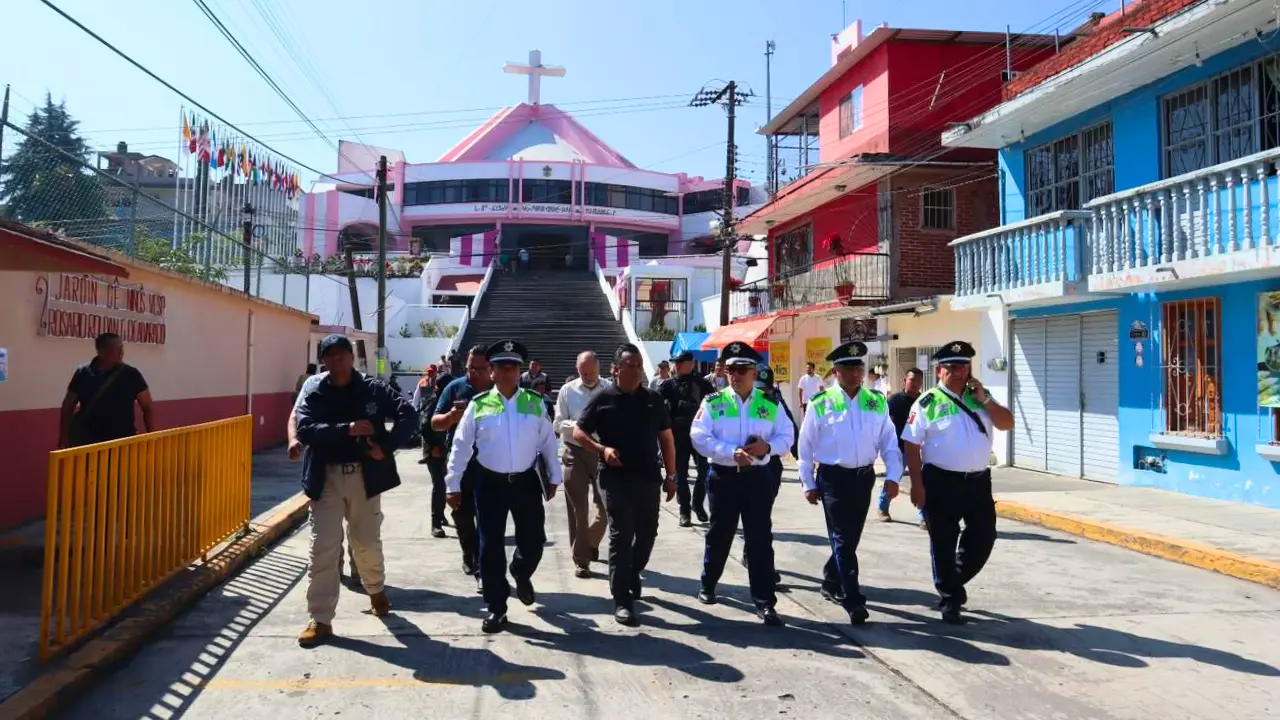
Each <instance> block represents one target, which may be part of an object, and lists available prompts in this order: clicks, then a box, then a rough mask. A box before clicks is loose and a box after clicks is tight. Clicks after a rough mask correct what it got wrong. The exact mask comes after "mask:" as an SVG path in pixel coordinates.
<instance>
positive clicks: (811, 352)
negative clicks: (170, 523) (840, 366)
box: [804, 337, 831, 377]
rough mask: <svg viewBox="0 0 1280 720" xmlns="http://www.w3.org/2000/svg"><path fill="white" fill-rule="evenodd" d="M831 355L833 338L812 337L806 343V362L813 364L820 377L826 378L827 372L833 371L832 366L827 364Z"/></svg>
mask: <svg viewBox="0 0 1280 720" xmlns="http://www.w3.org/2000/svg"><path fill="white" fill-rule="evenodd" d="M830 354H831V338H829V337H811V338H806V339H805V341H804V361H805V362H807V363H813V365H814V367H815V368H817V372H818V377H826V376H827V372H828V371H830V370H831V364H830V363H828V362H827V356H828V355H830Z"/></svg>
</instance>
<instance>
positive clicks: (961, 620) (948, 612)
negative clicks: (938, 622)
mask: <svg viewBox="0 0 1280 720" xmlns="http://www.w3.org/2000/svg"><path fill="white" fill-rule="evenodd" d="M942 622H944V623H946V624H948V625H964V624H965V623H967V622H969V621H968V620H966V619H965V617H964V615H961V614H960V608H959V607H958V606H955V605H948V606H946V607H945V608H943V609H942Z"/></svg>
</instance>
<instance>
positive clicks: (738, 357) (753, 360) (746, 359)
mask: <svg viewBox="0 0 1280 720" xmlns="http://www.w3.org/2000/svg"><path fill="white" fill-rule="evenodd" d="M763 361H764V358H763V357H761V356H760V353H758V352H756V351H755V348H753V347H751V346H750V345H748V344H746V343H743V342H731V343H729V344H728V345H725V346H724V349H723V350H721V351H720V362H722V363H724V364H725V365H759V364H760V363H761V362H763Z"/></svg>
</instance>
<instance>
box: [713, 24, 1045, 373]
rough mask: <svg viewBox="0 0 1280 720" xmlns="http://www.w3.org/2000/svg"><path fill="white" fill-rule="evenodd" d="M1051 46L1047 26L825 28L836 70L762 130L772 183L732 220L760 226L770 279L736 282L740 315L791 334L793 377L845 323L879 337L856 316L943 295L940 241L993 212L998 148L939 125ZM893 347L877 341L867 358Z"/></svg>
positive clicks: (979, 106)
mask: <svg viewBox="0 0 1280 720" xmlns="http://www.w3.org/2000/svg"><path fill="white" fill-rule="evenodd" d="M1054 52H1055V39H1054V38H1053V37H1052V36H1048V37H1046V36H1028V35H1023V36H1019V35H1014V36H1012V37H1006V35H1005V34H1004V33H986V32H958V31H947V30H913V29H899V28H889V27H879V28H876V29H875V30H873V31H872V32H871V33H870V34H868V35H866V36H863V34H862V28H861V23H859V22H855V23H854V24H853V25H852V26H850V27H849V29H847V30H846V31H845V32H844V33H841V34H840V35H838V36H836V37H835V38H833V39H832V66H831V68H830V69H829V70H828V71H827V72H825V73H824V74H823V75H822V76H821V77H820V78H818V80H817V81H816V82H814V83H813V85H811V86H810V87H809V88H808V89H806V90H805V91H804V92H802V93H801V94H800V96H799V97H797V98H796V100H795V101H794V102H793V103H791V105H789V106H788V107H787V108H785V109H784V110H783V111H782V112H780V113H778V114H777V115H776V116H775V117H773V118H772V119H771V120H770V121H769V123H768V124H767V125H765V127H763V128H762V129H761V130H760V132H761V133H762V134H764V135H766V136H768V137H769V139H770V149H771V155H772V157H773V158H776V159H777V160H776V161H775V162H774V166H775V167H776V168H777V175H776V176H775V177H773V178H771V180H772V182H771V188H775V189H776V190H775V193H774V196H773V198H772V199H771V201H770V202H769V203H767V204H766V205H764V206H763V207H761V208H759V209H758V210H756V211H755V212H753V213H752V214H751V215H749V216H748V217H746V218H745V219H743V220H742V221H740V222H739V225H738V231H739V232H740V233H742V234H747V235H753V236H757V237H759V236H767V237H768V244H769V277H768V278H767V279H766V280H762V281H758V282H757V283H753V284H751V285H748V286H744V287H743V288H741V289H739V290H738V291H736V293H737V296H736V297H734V298H733V301H732V302H731V306H732V307H733V308H734V309H735V310H737V312H735V313H732V314H733V315H735V318H734V319H735V321H739V320H742V321H751V322H753V323H754V324H756V325H757V326H758V328H759V330H758V332H759V333H760V334H761V335H764V334H768V335H769V336H770V337H771V338H773V339H778V340H791V341H792V342H791V345H790V352H791V353H792V355H791V357H790V358H789V359H788V360H787V362H788V365H789V369H791V370H792V374H794V373H795V372H797V371H803V367H804V362H803V361H804V360H805V359H813V358H814V357H816V356H818V355H819V354H820V351H821V348H822V347H824V346H825V347H828V348H829V347H830V346H834V345H835V344H839V342H841V341H843V340H848V339H850V338H851V337H852V336H853V331H852V330H851V329H850V328H852V327H853V325H854V323H853V322H851V321H854V320H860V321H861V322H859V323H857V326H858V327H859V328H860V329H859V330H858V331H857V332H858V333H860V339H865V340H873V341H874V340H876V339H879V340H881V341H886V342H887V340H888V338H887V337H881V336H882V335H883V333H880V332H878V331H876V330H875V327H876V323H875V322H866V321H865V320H866V319H867V318H870V317H874V316H875V315H876V314H877V313H878V308H880V309H882V308H884V307H886V306H888V307H896V306H899V305H900V306H902V311H903V312H919V311H920V310H921V308H923V307H924V305H925V304H926V303H927V302H936V297H937V296H939V295H946V294H948V293H950V292H951V290H952V286H953V276H954V273H953V265H952V262H953V261H952V255H953V253H952V252H951V250H950V248H949V247H948V243H950V242H951V241H952V240H954V239H955V238H957V237H962V236H964V235H967V234H970V233H973V232H976V231H978V230H982V229H985V228H988V227H993V226H995V225H998V224H999V223H1000V218H999V202H998V193H999V184H998V182H999V181H998V176H997V172H996V154H995V153H994V152H992V151H987V150H974V149H959V150H954V149H950V148H943V147H942V146H941V143H940V135H941V132H942V131H943V130H945V129H946V128H948V127H949V126H950V125H952V124H955V123H958V122H963V121H964V120H965V119H967V118H969V117H973V116H974V115H975V114H976V113H980V112H982V111H983V110H986V109H988V108H991V107H993V106H994V105H996V104H998V103H999V102H1000V101H1001V90H1002V86H1003V83H1004V81H1005V80H1006V79H1007V77H1008V76H1009V75H1010V71H1012V74H1013V75H1014V76H1016V74H1017V72H1018V71H1020V70H1022V69H1025V68H1030V67H1032V66H1033V65H1035V64H1036V63H1037V62H1039V61H1041V60H1044V59H1045V58H1047V57H1049V56H1051V55H1053V54H1054ZM917 299H918V301H917ZM752 315H754V316H756V318H754V319H752V318H750V317H748V316H752ZM766 318H774V319H780V318H791V320H790V321H788V322H786V323H771V322H769V320H767V319H766ZM842 320H844V321H846V322H843V323H841V321H842ZM882 327H883V324H882ZM824 337H825V338H827V339H828V340H829V342H827V341H823V340H822V338H824ZM778 350H781V348H780V347H779V348H778ZM888 351H889V347H888V345H887V344H881V343H872V354H873V356H874V357H873V362H872V363H871V364H872V365H875V364H877V362H876V361H875V358H883V357H886V355H887V352H888ZM781 361H782V360H781V358H779V357H776V354H775V355H774V356H772V357H771V362H773V363H775V364H779V363H780V362H781ZM881 362H883V360H881Z"/></svg>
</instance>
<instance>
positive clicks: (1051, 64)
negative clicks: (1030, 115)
mask: <svg viewBox="0 0 1280 720" xmlns="http://www.w3.org/2000/svg"><path fill="white" fill-rule="evenodd" d="M1201 2H1205V0H1139V2H1136V3H1131V4H1130V5H1128V6H1127V7H1126V8H1125V10H1124V13H1123V15H1122V14H1121V13H1120V12H1116V13H1113V14H1112V15H1110V16H1108V17H1107V18H1105V19H1104V20H1102V21H1101V22H1100V23H1098V25H1097V26H1096V27H1094V28H1093V29H1092V30H1090V31H1089V34H1088V35H1085V36H1083V37H1081V38H1079V39H1077V40H1075V41H1073V42H1072V43H1071V44H1069V45H1067V46H1066V47H1065V48H1063V49H1062V52H1060V53H1058V54H1057V55H1053V56H1051V57H1049V58H1047V59H1045V60H1043V61H1041V62H1040V63H1038V64H1037V65H1035V66H1034V67H1032V68H1030V69H1029V70H1027V71H1025V72H1023V73H1021V74H1019V75H1018V77H1016V78H1014V79H1013V80H1011V81H1010V82H1007V83H1005V85H1004V91H1003V94H1004V99H1005V100H1010V99H1012V98H1014V97H1015V96H1017V95H1019V94H1021V93H1024V92H1026V91H1027V90H1030V89H1031V88H1033V87H1035V86H1036V85H1039V84H1040V83H1042V82H1044V81H1045V80H1048V79H1049V78H1051V77H1053V76H1054V75H1057V74H1059V73H1062V72H1065V71H1067V70H1070V69H1071V68H1073V67H1075V66H1076V65H1079V64H1081V63H1083V62H1084V61H1086V60H1088V59H1089V58H1091V57H1093V56H1094V55H1097V54H1098V53H1100V52H1102V51H1103V50H1106V49H1107V48H1109V47H1111V46H1112V45H1115V44H1116V43H1118V42H1120V41H1121V40H1124V39H1125V38H1129V37H1132V33H1126V32H1124V28H1141V27H1149V26H1151V25H1154V24H1155V23H1157V22H1159V21H1161V20H1163V19H1165V18H1167V17H1169V16H1170V15H1173V14H1175V13H1178V12H1180V11H1182V10H1184V9H1186V8H1188V7H1191V6H1192V5H1195V4H1197V3H1201Z"/></svg>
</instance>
